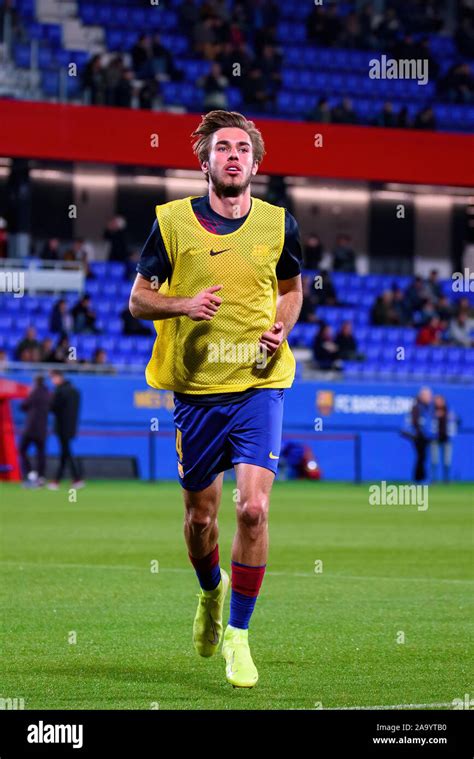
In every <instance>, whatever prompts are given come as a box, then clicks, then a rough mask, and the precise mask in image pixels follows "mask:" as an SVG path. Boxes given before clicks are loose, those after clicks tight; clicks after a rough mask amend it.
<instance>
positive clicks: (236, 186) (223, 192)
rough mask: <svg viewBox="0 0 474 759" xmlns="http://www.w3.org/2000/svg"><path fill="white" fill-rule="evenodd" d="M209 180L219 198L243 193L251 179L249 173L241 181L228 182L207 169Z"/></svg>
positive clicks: (233, 196) (234, 196)
mask: <svg viewBox="0 0 474 759" xmlns="http://www.w3.org/2000/svg"><path fill="white" fill-rule="evenodd" d="M209 180H210V181H211V182H212V186H213V188H214V192H215V193H216V195H217V196H218V197H219V198H237V197H238V196H239V195H243V193H244V192H245V190H246V189H247V187H248V186H249V184H250V182H251V181H252V175H251V174H249V176H248V177H246V178H245V179H244V180H243V181H242V182H239V183H238V182H236V181H235V180H231V181H230V183H229V184H227V183H226V182H224V181H222V180H220V179H219V177H218V176H217V174H216V173H215V172H214V171H212V170H211V169H210V170H209Z"/></svg>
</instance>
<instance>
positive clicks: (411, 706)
mask: <svg viewBox="0 0 474 759" xmlns="http://www.w3.org/2000/svg"><path fill="white" fill-rule="evenodd" d="M443 706H450V707H451V708H452V707H453V706H454V704H453V702H452V701H446V702H445V703H442V704H393V705H390V706H387V705H385V706H330V707H328V708H327V709H323V710H322V711H353V710H364V711H370V710H371V709H433V708H435V707H443Z"/></svg>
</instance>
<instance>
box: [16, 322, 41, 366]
mask: <svg viewBox="0 0 474 759" xmlns="http://www.w3.org/2000/svg"><path fill="white" fill-rule="evenodd" d="M15 356H16V359H17V361H39V357H40V344H39V342H38V340H37V338H36V329H35V328H34V327H32V326H30V327H28V328H27V330H26V332H25V336H24V337H23V339H22V340H20V342H19V343H18V345H17V347H16V351H15Z"/></svg>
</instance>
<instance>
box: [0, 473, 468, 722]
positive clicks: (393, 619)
mask: <svg viewBox="0 0 474 759" xmlns="http://www.w3.org/2000/svg"><path fill="white" fill-rule="evenodd" d="M232 487H233V483H232V482H226V483H225V485H224V493H223V499H222V504H221V510H220V517H219V527H220V540H219V547H220V554H221V563H222V565H223V566H224V567H225V568H227V569H229V566H230V545H231V540H232V535H233V531H234V523H235V513H234V504H233V501H232ZM429 499H430V500H429V508H428V510H427V511H418V510H417V508H416V506H370V505H369V503H368V485H360V486H354V485H341V484H337V483H314V482H301V483H297V482H277V483H276V484H275V486H274V489H273V493H272V502H271V508H270V556H269V561H268V565H267V574H266V576H265V579H264V583H263V586H262V592H261V595H260V597H259V600H258V601H257V605H256V608H255V612H254V615H253V618H252V622H251V627H250V644H251V650H252V654H253V657H254V660H255V663H256V665H257V668H258V670H259V675H260V680H259V682H258V684H257V686H256V687H255V688H254V689H252V690H239V689H233V688H232V687H231V686H230V685H229V684H228V683H227V682H226V680H225V675H224V660H223V658H222V656H221V655H220V653H219V654H218V655H216V656H215V657H213V658H212V659H201V658H199V657H198V656H197V655H196V654H195V653H194V650H193V647H192V642H191V630H192V623H193V618H194V613H195V608H196V603H197V598H196V593H197V591H198V584H197V580H196V578H195V575H194V572H193V570H192V567H191V564H190V563H189V560H188V557H187V552H186V548H185V544H184V540H183V537H182V513H183V506H182V495H181V488H180V486H179V484H178V483H171V482H162V483H157V484H153V485H152V484H148V483H139V482H117V481H115V482H100V483H99V482H91V483H88V485H87V487H86V488H85V489H84V490H81V491H78V492H77V502H69V500H68V484H64V485H63V488H62V490H61V491H59V492H50V491H45V490H37V491H28V490H24V489H22V488H20V486H19V485H16V484H5V483H3V484H1V485H0V502H1V535H2V542H1V559H0V561H1V568H2V574H3V577H2V580H3V581H2V589H3V590H2V607H3V611H2V618H3V644H2V652H3V653H2V659H3V664H2V669H3V675H2V676H1V686H0V697H2V698H23V699H24V706H25V709H150V708H160V709H314V708H318V707H319V708H321V706H322V708H341V707H367V706H379V707H380V706H384V707H385V706H387V707H388V706H395V705H408V704H412V705H415V704H426V705H428V704H437V705H438V707H435V708H450V704H451V702H452V700H453V699H455V698H459V699H464V695H465V694H466V693H468V694H470V696H471V698H473V697H474V683H473V679H472V669H471V665H470V662H471V661H472V650H471V651H470V650H469V641H470V640H472V618H473V616H472V609H470V608H469V604H470V599H471V598H472V589H473V584H472V583H473V578H472V554H471V524H472V521H471V519H472V517H471V515H472V505H473V504H472V490H471V489H470V486H467V485H465V486H463V485H451V486H443V485H436V486H432V487H430V491H429ZM154 561H155V562H158V565H156V564H153V563H152V562H154ZM315 562H322V571H315V569H320V568H321V566H320V565H319V564H315ZM156 569H158V571H152V570H156ZM229 598H230V593H229V596H228V598H227V600H226V616H225V619H224V622H227V619H228V616H227V615H228V608H229ZM74 636H75V637H74ZM403 638H404V642H401V641H402V640H403ZM74 639H75V641H76V642H75V643H74V642H72V641H73V640H74ZM443 705H444V706H443Z"/></svg>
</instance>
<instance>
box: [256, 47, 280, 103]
mask: <svg viewBox="0 0 474 759" xmlns="http://www.w3.org/2000/svg"><path fill="white" fill-rule="evenodd" d="M259 63H260V68H261V70H262V77H263V81H264V83H265V87H266V88H267V90H268V91H269V92H270V93H272V95H273V96H276V94H277V92H278V90H279V89H280V87H281V82H282V79H281V63H282V56H281V54H280V53H279V52H278V51H277V50H276V48H275V47H274V46H273V45H265V46H264V48H263V51H262V56H261V58H260V61H259Z"/></svg>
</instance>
